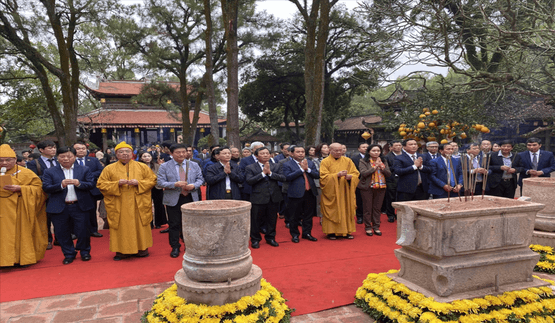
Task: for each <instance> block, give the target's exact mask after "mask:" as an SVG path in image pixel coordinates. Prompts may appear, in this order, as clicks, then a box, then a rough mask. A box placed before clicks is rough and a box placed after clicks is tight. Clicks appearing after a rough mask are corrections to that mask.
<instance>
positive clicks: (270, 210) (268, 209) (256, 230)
mask: <svg viewBox="0 0 555 323" xmlns="http://www.w3.org/2000/svg"><path fill="white" fill-rule="evenodd" d="M278 210H279V203H273V202H270V203H268V204H254V203H253V204H252V209H251V241H260V240H262V236H261V235H260V223H264V226H265V227H266V234H265V235H264V238H265V239H266V241H269V240H275V239H276V223H277V212H278Z"/></svg>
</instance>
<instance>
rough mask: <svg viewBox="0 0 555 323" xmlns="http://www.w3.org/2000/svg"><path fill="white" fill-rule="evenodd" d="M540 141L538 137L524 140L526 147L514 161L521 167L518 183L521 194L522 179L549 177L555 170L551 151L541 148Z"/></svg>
mask: <svg viewBox="0 0 555 323" xmlns="http://www.w3.org/2000/svg"><path fill="white" fill-rule="evenodd" d="M541 147H542V141H541V139H539V138H529V139H528V140H526V148H527V149H528V151H523V152H521V153H519V154H518V156H519V157H520V158H519V162H518V163H516V162H515V166H516V167H521V168H522V169H521V171H520V177H519V178H518V185H520V194H522V179H523V178H529V177H549V176H551V175H550V174H551V172H553V171H555V159H554V157H553V153H552V152H549V151H545V150H541V149H540V148H541Z"/></svg>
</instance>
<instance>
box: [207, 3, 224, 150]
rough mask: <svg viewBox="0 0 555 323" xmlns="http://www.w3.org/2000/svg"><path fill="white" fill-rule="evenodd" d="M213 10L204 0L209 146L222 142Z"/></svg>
mask: <svg viewBox="0 0 555 323" xmlns="http://www.w3.org/2000/svg"><path fill="white" fill-rule="evenodd" d="M211 11H212V8H211V6H210V0H204V17H205V18H206V31H205V33H206V35H205V43H206V72H205V74H204V78H203V79H204V80H205V84H206V92H207V96H208V114H209V116H210V133H211V134H212V139H213V141H212V142H211V143H209V146H212V145H217V144H219V142H220V128H219V127H218V110H217V109H216V93H215V90H214V76H213V68H214V62H213V60H212V14H211Z"/></svg>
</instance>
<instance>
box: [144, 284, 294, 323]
mask: <svg viewBox="0 0 555 323" xmlns="http://www.w3.org/2000/svg"><path fill="white" fill-rule="evenodd" d="M260 285H261V289H260V290H259V291H258V292H257V293H256V294H254V295H253V296H245V297H242V298H241V299H240V300H238V301H237V302H235V303H231V304H225V305H222V306H208V305H196V304H187V302H186V301H185V300H184V299H183V298H181V297H179V296H177V285H176V284H173V285H172V286H171V287H170V288H168V289H166V290H165V291H164V292H163V293H162V294H160V295H158V297H157V298H156V300H154V305H153V306H152V309H151V310H150V311H147V312H146V313H145V314H144V315H143V317H142V319H141V321H142V322H149V323H155V322H187V323H189V322H203V323H204V322H209V323H216V322H223V323H232V322H233V323H255V322H256V323H262V322H274V323H278V322H279V323H286V322H289V319H290V318H291V313H292V312H293V311H292V310H291V309H289V307H287V305H285V299H284V298H283V297H282V296H281V293H280V292H279V291H278V290H277V289H275V288H274V287H273V286H272V285H270V283H268V282H266V280H264V279H261V280H260Z"/></svg>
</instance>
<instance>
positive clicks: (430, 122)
mask: <svg viewBox="0 0 555 323" xmlns="http://www.w3.org/2000/svg"><path fill="white" fill-rule="evenodd" d="M482 111H483V108H482V106H481V105H480V104H479V101H478V100H476V99H475V98H474V97H473V95H471V94H460V93H453V92H451V91H449V89H447V88H444V87H442V88H440V89H434V90H425V91H421V93H419V94H418V95H417V96H416V98H415V99H413V100H410V101H409V102H406V103H404V104H403V107H402V110H401V111H400V112H398V113H397V114H396V115H395V116H393V120H392V119H390V128H391V129H392V130H394V131H396V133H397V135H398V137H399V138H401V139H409V138H410V139H416V140H417V141H422V142H428V141H437V142H439V143H448V142H451V141H458V142H459V141H461V140H464V139H467V138H469V139H473V138H477V137H478V136H479V135H480V134H486V133H489V132H490V131H491V130H490V128H491V125H492V124H493V123H492V121H493V118H492V117H488V116H486V115H484V113H483V112H482Z"/></svg>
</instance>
